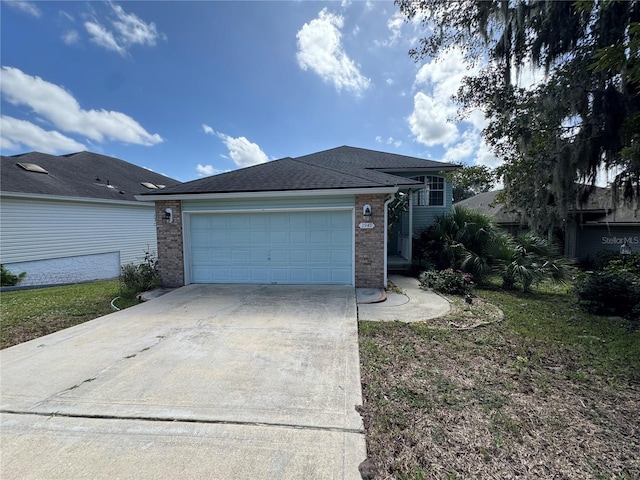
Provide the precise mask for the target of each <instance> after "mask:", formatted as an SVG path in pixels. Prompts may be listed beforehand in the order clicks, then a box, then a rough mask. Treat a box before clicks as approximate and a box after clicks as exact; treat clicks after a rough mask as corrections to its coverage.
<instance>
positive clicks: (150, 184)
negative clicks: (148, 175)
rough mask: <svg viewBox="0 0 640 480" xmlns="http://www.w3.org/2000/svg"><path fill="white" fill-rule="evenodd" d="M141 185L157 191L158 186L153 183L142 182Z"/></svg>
mask: <svg viewBox="0 0 640 480" xmlns="http://www.w3.org/2000/svg"><path fill="white" fill-rule="evenodd" d="M140 185H142V186H143V187H145V188H148V189H149V190H157V189H158V186H157V185H155V184H153V183H151V182H140Z"/></svg>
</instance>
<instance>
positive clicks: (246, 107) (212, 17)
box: [0, 1, 497, 181]
mask: <svg viewBox="0 0 640 480" xmlns="http://www.w3.org/2000/svg"><path fill="white" fill-rule="evenodd" d="M0 8H1V12H0V13H1V32H2V33H1V35H2V37H1V49H2V50H1V56H0V58H1V63H2V71H1V72H0V74H1V77H0V80H1V90H2V104H1V108H2V124H1V128H0V137H1V138H0V148H1V150H2V154H3V155H13V154H17V153H24V152H29V151H41V152H47V153H52V154H65V153H71V152H76V151H81V150H89V151H93V152H98V153H102V154H105V155H111V156H115V157H118V158H121V159H123V160H126V161H129V162H131V163H134V164H136V165H140V166H142V167H145V168H149V169H152V170H154V171H156V172H160V173H163V174H165V175H168V176H170V177H174V178H176V179H178V180H182V181H187V180H192V179H194V178H198V177H201V176H206V175H211V174H214V173H218V172H224V171H228V170H233V169H236V168H239V167H244V166H249V165H252V164H255V163H259V162H264V161H269V160H273V159H276V158H282V157H287V156H291V157H295V156H300V155H305V154H308V153H313V152H317V151H320V150H325V149H329V148H333V147H337V146H340V145H351V146H355V147H362V148H370V149H374V150H382V151H388V152H393V153H399V154H404V155H411V156H418V157H422V158H430V159H433V160H443V161H455V162H464V163H466V164H469V165H473V164H484V165H489V166H492V167H493V166H496V165H497V161H496V159H495V158H494V157H493V156H492V155H491V153H490V152H489V151H488V149H487V148H486V146H485V145H484V142H483V141H482V139H481V136H480V131H481V129H482V128H483V126H484V125H485V119H484V117H483V115H482V114H481V113H480V112H474V114H472V115H471V117H470V118H469V119H468V120H467V121H463V122H454V121H453V120H451V119H453V118H454V117H455V116H456V106H455V105H454V104H453V103H452V102H451V100H450V96H451V95H452V94H453V93H455V91H456V90H457V88H458V86H459V83H460V79H461V78H462V76H463V75H464V74H465V72H466V70H465V66H464V65H463V63H462V57H461V55H460V54H459V52H455V51H453V52H450V53H449V54H447V55H446V56H445V57H443V58H441V59H440V60H439V61H432V60H431V59H426V60H425V61H424V62H421V63H418V64H416V63H414V62H413V60H412V59H410V58H409V56H408V54H407V52H408V50H409V48H410V47H411V46H412V45H415V43H416V41H417V39H418V38H420V36H424V35H425V34H427V33H428V32H426V30H425V27H424V26H422V25H420V24H419V23H416V22H413V23H412V22H405V21H404V18H403V17H401V16H400V14H399V13H398V9H397V7H396V6H395V5H394V4H393V2H391V1H384V2H383V1H369V2H365V1H343V2H304V1H296V2H291V1H281V2H272V1H262V2H245V1H243V2H177V1H175V2H172V1H163V2H154V1H144V2H143V1H139V2H81V1H74V2H56V1H47V2H44V1H43V2H26V1H20V2H13V1H11V2H9V1H2V2H1V3H0Z"/></svg>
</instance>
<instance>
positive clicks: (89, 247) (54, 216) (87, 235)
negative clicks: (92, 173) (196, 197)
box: [0, 196, 157, 274]
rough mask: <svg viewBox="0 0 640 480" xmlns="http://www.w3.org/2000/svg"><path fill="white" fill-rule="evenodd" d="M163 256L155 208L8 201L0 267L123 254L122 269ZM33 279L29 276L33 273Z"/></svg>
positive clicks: (1, 209) (2, 207)
mask: <svg viewBox="0 0 640 480" xmlns="http://www.w3.org/2000/svg"><path fill="white" fill-rule="evenodd" d="M147 249H150V250H151V251H152V252H154V253H155V252H156V251H157V242H156V228H155V216H154V205H153V203H142V202H140V205H133V204H125V203H123V204H116V203H92V202H83V201H56V200H49V199H25V198H11V197H4V196H3V197H2V199H1V201H0V262H1V263H3V264H5V265H7V264H11V263H17V262H29V261H34V260H45V259H53V258H65V257H77V256H83V255H94V254H99V253H110V252H119V255H120V263H121V264H122V265H124V264H127V263H131V262H136V263H138V262H140V261H141V260H142V259H143V258H144V254H145V251H147ZM27 274H28V272H27Z"/></svg>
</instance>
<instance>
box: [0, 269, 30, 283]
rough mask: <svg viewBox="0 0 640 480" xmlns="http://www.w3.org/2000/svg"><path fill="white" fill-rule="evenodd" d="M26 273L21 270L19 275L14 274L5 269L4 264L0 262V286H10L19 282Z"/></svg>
mask: <svg viewBox="0 0 640 480" xmlns="http://www.w3.org/2000/svg"><path fill="white" fill-rule="evenodd" d="M26 275H27V272H22V273H21V274H20V275H14V274H13V273H11V272H10V271H9V270H7V269H6V268H5V267H4V265H2V264H0V286H2V287H12V286H14V285H17V284H18V283H20V281H21V280H22V279H23V278H24V277H25V276H26Z"/></svg>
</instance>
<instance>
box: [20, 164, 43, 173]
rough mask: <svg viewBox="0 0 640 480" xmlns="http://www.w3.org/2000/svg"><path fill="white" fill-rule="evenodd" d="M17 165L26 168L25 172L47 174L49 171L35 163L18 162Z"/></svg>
mask: <svg viewBox="0 0 640 480" xmlns="http://www.w3.org/2000/svg"><path fill="white" fill-rule="evenodd" d="M17 165H18V166H19V167H21V168H23V169H24V170H26V171H27V172H36V173H47V174H48V173H49V172H47V171H46V170H45V169H44V168H42V167H41V166H40V165H36V164H35V163H25V162H18V163H17Z"/></svg>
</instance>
